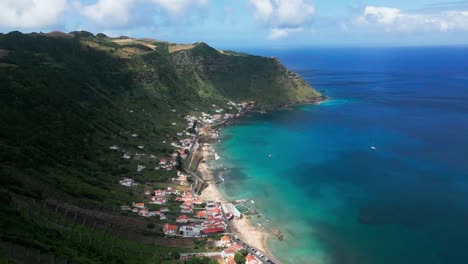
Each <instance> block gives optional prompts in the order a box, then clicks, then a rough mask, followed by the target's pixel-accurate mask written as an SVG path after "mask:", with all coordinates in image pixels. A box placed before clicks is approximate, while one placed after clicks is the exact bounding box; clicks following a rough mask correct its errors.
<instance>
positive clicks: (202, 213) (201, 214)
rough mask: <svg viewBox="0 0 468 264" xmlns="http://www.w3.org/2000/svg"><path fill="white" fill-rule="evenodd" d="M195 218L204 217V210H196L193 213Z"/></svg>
mask: <svg viewBox="0 0 468 264" xmlns="http://www.w3.org/2000/svg"><path fill="white" fill-rule="evenodd" d="M195 217H196V218H206V211H198V212H197V214H196V215H195Z"/></svg>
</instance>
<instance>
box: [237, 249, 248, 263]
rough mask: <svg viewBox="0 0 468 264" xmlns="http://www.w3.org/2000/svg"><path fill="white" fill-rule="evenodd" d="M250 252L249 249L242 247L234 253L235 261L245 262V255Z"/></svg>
mask: <svg viewBox="0 0 468 264" xmlns="http://www.w3.org/2000/svg"><path fill="white" fill-rule="evenodd" d="M247 254H248V252H247V250H245V249H241V250H239V251H237V252H236V253H235V254H234V261H235V262H236V263H237V264H243V263H245V257H246V256H247Z"/></svg>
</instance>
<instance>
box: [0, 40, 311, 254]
mask: <svg viewBox="0 0 468 264" xmlns="http://www.w3.org/2000/svg"><path fill="white" fill-rule="evenodd" d="M319 96H320V95H319V93H317V92H316V91H315V90H313V89H312V88H311V87H310V86H309V85H308V84H307V83H306V82H305V81H304V80H303V79H302V78H301V77H300V76H298V75H297V74H294V73H292V72H290V71H288V70H287V69H286V68H285V67H284V66H283V65H281V63H280V62H279V61H278V60H276V59H272V58H264V57H259V56H251V55H247V54H243V53H237V52H232V51H222V50H216V49H214V48H212V47H210V46H208V45H207V44H205V43H202V42H201V43H194V44H174V43H169V42H165V41H159V40H151V39H132V38H128V37H120V38H109V37H107V36H106V35H104V34H98V35H96V36H95V35H94V34H91V33H89V32H82V31H81V32H71V33H68V34H67V33H62V32H51V33H47V34H42V33H41V34H38V33H32V34H22V33H20V32H11V33H8V34H0V125H1V127H2V129H1V130H0V197H1V199H2V203H1V208H0V209H1V210H0V219H1V220H0V226H1V228H2V230H4V231H5V232H2V234H0V242H2V243H9V244H8V245H10V246H11V247H12V248H13V249H14V248H17V249H18V250H23V251H24V250H28V252H29V250H32V251H33V252H36V251H37V250H40V252H41V254H45V255H46V256H49V257H50V256H54V257H63V258H65V259H66V260H68V261H69V262H73V263H101V262H109V263H118V262H119V263H120V262H122V259H125V261H124V262H125V263H146V262H145V261H146V260H148V259H152V260H153V262H154V261H155V263H164V262H167V263H176V262H175V260H174V259H175V258H176V257H175V256H176V255H177V252H180V251H183V250H182V249H181V246H178V247H177V248H173V247H172V248H168V247H170V245H172V244H171V243H172V242H167V241H166V240H161V239H160V237H161V236H162V235H163V234H162V232H161V228H160V227H161V223H160V222H158V221H147V220H141V219H134V218H131V220H128V219H127V218H125V219H122V215H121V213H120V209H119V206H121V205H123V204H131V203H132V202H133V201H137V200H138V199H142V197H141V191H142V190H139V192H138V191H136V190H135V189H128V188H124V187H122V186H120V185H119V184H118V181H119V179H121V178H122V177H133V178H135V179H136V180H137V181H138V182H140V183H142V184H143V185H144V186H149V187H150V188H164V187H165V186H167V185H168V184H170V183H171V181H170V180H169V179H171V178H173V177H176V176H175V175H174V174H175V172H174V171H156V170H155V169H154V168H155V167H156V166H157V165H158V162H159V159H161V158H166V157H168V156H169V155H171V154H172V153H173V151H174V150H175V148H174V147H173V146H171V144H170V142H171V141H176V142H177V141H178V140H180V139H181V138H180V136H179V135H180V133H179V134H178V132H180V131H183V130H184V129H186V125H187V124H186V121H185V120H184V116H185V115H187V114H192V115H196V114H199V113H200V112H201V111H213V107H212V105H213V104H216V105H218V106H224V107H225V108H226V104H227V102H229V101H230V100H232V101H236V102H242V101H256V102H257V105H258V106H259V107H260V108H265V109H269V108H273V107H275V106H277V105H282V104H287V103H292V102H306V101H310V100H315V99H317V98H319ZM111 145H117V146H119V147H120V149H121V150H125V151H126V152H128V153H131V155H132V159H129V160H127V159H123V158H122V154H123V153H122V152H120V151H111V150H109V146H111ZM153 157H155V158H153ZM138 165H144V166H146V167H147V168H148V169H147V170H145V171H143V172H137V171H136V168H137V166H138ZM39 205H41V206H39ZM174 206H175V205H174ZM59 208H62V209H60V210H59ZM175 208H177V206H175ZM96 210H99V212H100V213H99V214H96ZM60 212H61V213H60ZM69 212H73V215H74V218H73V222H70V219H69V217H70V215H72V214H71V213H69ZM168 218H169V221H172V220H175V219H172V218H174V216H172V215H170V214H169V215H168ZM67 219H68V220H67ZM77 219H78V220H77ZM92 221H95V222H92ZM92 223H94V226H91V227H90V226H89V225H90V224H92ZM96 226H97V228H98V230H101V231H96V230H95V229H96ZM100 227H102V228H101V229H99V228H100ZM126 230H127V231H126ZM128 230H131V231H128ZM82 234H83V237H82ZM78 238H79V239H78ZM89 241H92V243H91V242H89ZM148 241H150V242H148ZM174 243H175V244H177V243H179V242H177V243H176V242H174ZM146 244H152V245H154V244H156V245H159V246H158V247H154V246H147V245H146ZM177 245H185V247H186V248H194V247H195V244H194V242H193V241H192V242H190V241H189V242H186V241H184V242H180V244H177ZM114 248H115V249H114ZM135 248H137V249H138V251H137V252H133V251H131V250H132V249H135ZM13 249H12V250H13ZM10 252H11V251H10ZM3 253H4V252H3ZM3 253H2V254H3ZM0 261H2V259H1V257H0ZM33 262H34V261H33ZM31 263H32V262H31Z"/></svg>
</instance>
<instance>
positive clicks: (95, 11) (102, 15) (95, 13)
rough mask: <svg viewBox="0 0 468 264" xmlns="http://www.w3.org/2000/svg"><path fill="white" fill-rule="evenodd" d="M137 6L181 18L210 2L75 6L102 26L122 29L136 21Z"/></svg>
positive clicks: (101, 1)
mask: <svg viewBox="0 0 468 264" xmlns="http://www.w3.org/2000/svg"><path fill="white" fill-rule="evenodd" d="M137 4H141V5H146V7H151V6H154V7H161V8H162V9H163V10H165V11H166V12H167V13H168V14H169V15H170V16H171V17H176V18H179V17H181V16H183V15H184V14H185V13H186V11H187V10H188V9H190V8H194V7H200V6H205V5H206V4H208V0H98V1H97V2H96V3H94V4H90V5H82V4H81V3H80V2H75V3H74V6H75V8H76V9H77V10H78V11H79V12H80V13H81V14H83V15H85V16H86V17H88V18H90V19H91V20H92V21H94V22H95V23H97V24H99V25H101V26H107V27H122V26H128V25H129V24H130V21H132V19H134V17H133V16H134V14H133V16H132V10H133V9H134V7H135V6H136V5H137Z"/></svg>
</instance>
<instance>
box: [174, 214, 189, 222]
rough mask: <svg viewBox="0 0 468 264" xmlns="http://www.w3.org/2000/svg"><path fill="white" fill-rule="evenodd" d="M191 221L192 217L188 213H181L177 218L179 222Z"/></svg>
mask: <svg viewBox="0 0 468 264" xmlns="http://www.w3.org/2000/svg"><path fill="white" fill-rule="evenodd" d="M189 221H190V218H189V217H188V216H186V215H181V216H179V217H178V218H177V219H176V222H177V223H187V222H189Z"/></svg>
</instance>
